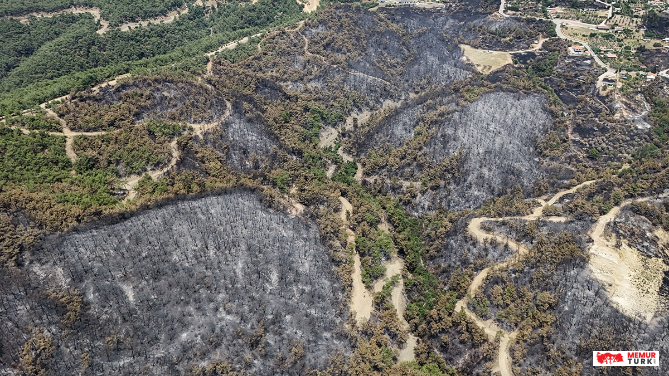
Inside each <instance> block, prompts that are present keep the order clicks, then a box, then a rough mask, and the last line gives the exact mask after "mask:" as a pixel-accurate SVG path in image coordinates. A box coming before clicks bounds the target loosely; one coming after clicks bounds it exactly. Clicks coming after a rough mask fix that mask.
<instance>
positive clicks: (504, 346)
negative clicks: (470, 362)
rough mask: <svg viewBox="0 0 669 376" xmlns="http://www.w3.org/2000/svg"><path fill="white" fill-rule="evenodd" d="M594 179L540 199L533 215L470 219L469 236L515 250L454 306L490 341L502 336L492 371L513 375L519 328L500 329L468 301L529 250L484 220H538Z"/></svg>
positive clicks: (478, 278)
mask: <svg viewBox="0 0 669 376" xmlns="http://www.w3.org/2000/svg"><path fill="white" fill-rule="evenodd" d="M594 182H595V181H593V180H591V181H586V182H584V183H581V184H579V185H577V186H575V187H573V188H571V189H567V190H564V191H561V192H559V193H557V194H556V195H554V196H553V197H552V198H551V199H550V200H548V201H547V202H544V201H543V200H538V201H539V203H540V204H541V206H539V207H537V208H536V209H535V210H534V211H533V212H532V213H531V214H528V215H526V216H511V217H504V218H489V217H477V218H472V219H471V220H470V221H469V224H468V226H467V232H468V233H469V235H471V236H472V237H473V238H474V239H476V240H477V241H478V242H481V243H483V242H485V241H491V240H494V241H497V242H499V243H502V244H507V245H508V246H509V248H511V249H512V250H513V251H515V255H514V256H513V257H512V258H510V259H508V260H506V261H502V262H500V263H497V264H495V265H492V266H489V267H487V268H485V269H483V270H481V271H480V272H479V273H478V274H477V275H476V276H475V277H474V279H473V280H472V283H471V284H470V285H469V287H468V288H467V295H465V297H463V298H462V299H460V300H459V301H458V302H457V303H456V305H455V310H456V311H460V310H464V311H465V313H466V314H467V316H469V317H470V318H471V319H472V320H474V322H475V323H476V325H477V326H478V327H479V328H481V329H483V331H485V333H486V335H487V336H488V338H489V339H490V340H491V341H494V340H495V338H496V337H497V336H498V335H499V336H500V343H499V351H498V354H497V364H496V365H495V367H494V368H493V371H496V372H499V373H500V374H501V375H502V376H512V375H513V371H512V366H511V356H510V354H509V346H510V345H511V341H512V340H513V339H514V338H515V337H516V331H514V332H508V331H505V330H503V329H501V328H500V327H499V326H497V324H496V323H495V321H494V320H492V319H490V320H487V321H483V320H481V318H479V317H478V316H477V315H476V314H475V313H474V312H472V311H471V310H470V309H469V308H468V307H467V305H468V303H469V300H470V297H473V296H474V295H475V294H476V291H478V290H479V289H480V288H481V286H482V285H483V282H484V281H485V279H486V277H487V276H488V273H490V271H491V270H492V269H493V268H501V267H505V266H507V265H509V264H510V263H511V262H513V261H515V260H516V259H517V258H518V257H519V256H523V255H526V254H527V253H529V249H528V248H527V247H526V246H525V245H524V244H520V243H518V242H517V241H515V240H514V239H512V238H509V237H508V236H506V235H503V234H499V233H493V234H490V233H488V232H486V231H484V230H483V229H482V228H481V224H482V223H483V222H485V221H501V220H505V219H523V220H528V221H531V220H536V219H538V218H539V217H541V216H542V214H543V208H544V206H545V205H552V204H554V203H555V202H557V200H559V199H560V197H562V196H564V195H566V194H569V193H574V192H576V191H577V190H578V189H580V188H582V187H584V186H587V185H590V184H592V183H594ZM545 219H546V220H550V221H560V222H561V221H566V220H567V218H565V217H547V218H545Z"/></svg>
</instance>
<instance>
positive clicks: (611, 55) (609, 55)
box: [605, 54, 618, 59]
mask: <svg viewBox="0 0 669 376" xmlns="http://www.w3.org/2000/svg"><path fill="white" fill-rule="evenodd" d="M605 56H606V57H608V58H609V59H617V58H618V55H616V54H606V55H605Z"/></svg>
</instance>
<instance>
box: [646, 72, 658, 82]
mask: <svg viewBox="0 0 669 376" xmlns="http://www.w3.org/2000/svg"><path fill="white" fill-rule="evenodd" d="M655 78H657V75H656V74H655V73H648V74H647V75H646V81H653V80H654V79H655Z"/></svg>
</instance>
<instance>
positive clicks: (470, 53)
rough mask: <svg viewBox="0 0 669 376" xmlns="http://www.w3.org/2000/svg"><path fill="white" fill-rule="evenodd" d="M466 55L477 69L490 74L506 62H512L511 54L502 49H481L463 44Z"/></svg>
mask: <svg viewBox="0 0 669 376" xmlns="http://www.w3.org/2000/svg"><path fill="white" fill-rule="evenodd" d="M460 47H461V48H462V50H463V52H464V54H465V57H466V58H467V59H468V60H469V61H470V62H471V63H472V64H474V67H475V68H476V70H477V71H479V72H481V73H483V74H488V73H490V72H492V71H494V70H496V69H499V68H501V67H503V66H505V65H506V64H511V63H512V61H511V54H509V53H508V52H501V51H487V50H479V49H476V48H473V47H470V46H468V45H466V44H461V45H460Z"/></svg>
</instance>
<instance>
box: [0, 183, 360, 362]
mask: <svg viewBox="0 0 669 376" xmlns="http://www.w3.org/2000/svg"><path fill="white" fill-rule="evenodd" d="M28 268H29V270H30V272H29V274H31V275H34V276H36V279H35V280H34V281H30V282H26V284H39V285H41V286H43V287H44V286H48V288H49V289H52V290H53V291H56V290H58V291H77V293H76V294H78V299H80V300H79V302H80V303H81V299H83V301H84V303H83V304H82V306H81V307H80V308H79V310H78V311H76V313H73V314H75V315H77V316H78V317H76V318H75V317H70V319H72V320H76V324H74V323H72V326H69V324H66V323H67V322H68V321H67V320H68V319H67V318H64V317H59V316H58V315H57V314H55V313H54V312H53V311H50V310H48V309H47V310H44V307H45V306H48V304H49V303H48V299H47V301H46V302H45V301H42V300H40V299H39V296H35V295H34V294H33V293H32V292H31V290H30V288H29V287H28V286H27V285H26V284H23V285H21V284H20V283H15V285H14V286H13V287H11V285H9V286H7V284H3V291H2V296H3V298H2V306H3V312H5V313H8V312H12V314H11V315H3V316H4V317H6V318H7V319H6V320H3V322H2V324H0V325H2V329H1V330H0V333H1V334H0V343H1V344H2V346H3V347H4V348H10V347H11V346H12V343H13V342H14V341H17V340H18V339H19V338H21V336H22V333H24V331H25V330H26V327H33V328H36V329H35V330H37V331H40V332H43V333H45V334H48V335H50V336H52V337H59V336H58V334H60V333H59V332H60V331H63V330H75V331H76V332H77V335H76V336H69V337H68V336H63V337H60V338H61V340H60V341H57V342H56V343H54V344H53V345H54V346H53V347H54V350H53V351H54V353H53V357H52V361H51V364H50V367H49V369H50V370H52V371H53V373H52V374H54V375H55V374H60V375H65V374H74V373H76V372H77V371H76V370H77V369H80V368H81V357H82V355H83V354H89V355H88V356H89V357H90V359H91V360H90V364H89V366H88V367H89V368H88V369H87V371H86V372H85V373H86V374H117V375H121V374H123V375H131V374H138V373H143V372H148V373H150V374H180V373H185V372H187V371H188V370H189V369H190V367H193V366H195V365H199V364H207V363H209V362H212V361H216V360H221V359H244V358H249V359H253V360H252V362H251V364H249V371H252V372H253V373H254V374H265V375H271V374H277V373H282V372H286V371H285V370H287V369H290V371H289V372H288V373H290V374H300V373H303V372H306V370H307V369H311V368H322V367H324V366H325V365H326V364H327V360H328V359H329V357H330V356H331V355H333V354H334V353H335V352H347V351H348V350H347V349H348V342H347V341H346V340H345V339H344V337H343V336H342V334H341V328H342V325H343V322H344V321H345V319H346V318H347V312H348V308H347V306H346V304H344V302H343V301H342V296H343V290H342V288H341V286H340V284H339V282H338V281H337V279H336V277H335V273H334V271H333V267H332V266H331V263H330V261H329V257H328V251H326V250H325V249H324V248H323V246H322V245H321V243H320V240H319V235H318V231H317V229H316V228H315V227H314V225H312V224H310V223H309V222H306V221H304V220H301V219H297V218H295V217H291V216H289V215H288V214H285V213H281V212H276V211H273V210H270V209H267V208H265V207H263V204H261V203H260V201H259V200H258V198H257V197H256V196H255V195H254V194H250V193H233V194H224V195H221V196H215V197H208V198H203V199H198V200H195V201H185V202H179V203H177V204H173V205H169V206H165V207H163V208H160V209H154V210H150V211H146V212H144V213H142V214H139V215H137V216H135V217H133V218H131V219H128V220H126V221H123V222H120V223H118V224H114V225H110V226H105V227H101V228H95V229H91V230H87V231H83V232H76V233H72V234H70V235H66V236H64V237H62V238H56V239H53V240H52V241H49V242H48V243H46V244H44V247H43V248H42V249H41V250H39V251H37V252H35V255H34V256H33V257H31V259H30V260H29V262H28ZM40 307H42V308H40ZM68 308H69V307H68ZM27 334H30V333H27ZM14 361H15V360H13V359H12V358H11V357H10V354H9V353H5V354H3V358H2V362H1V363H0V364H5V365H8V364H11V363H13V362H14ZM3 368H4V367H3Z"/></svg>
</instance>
